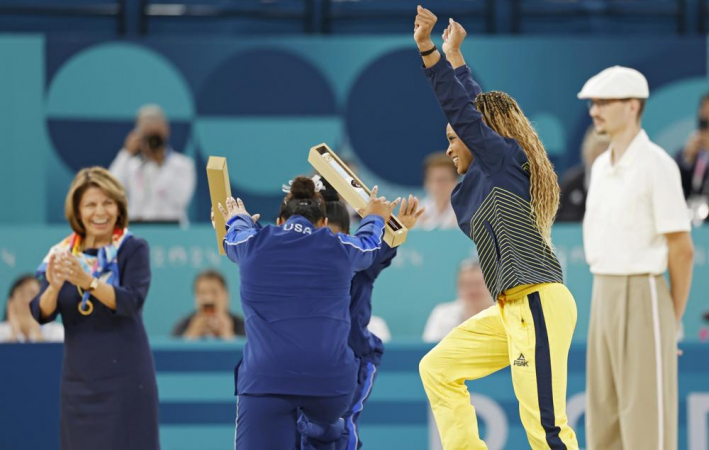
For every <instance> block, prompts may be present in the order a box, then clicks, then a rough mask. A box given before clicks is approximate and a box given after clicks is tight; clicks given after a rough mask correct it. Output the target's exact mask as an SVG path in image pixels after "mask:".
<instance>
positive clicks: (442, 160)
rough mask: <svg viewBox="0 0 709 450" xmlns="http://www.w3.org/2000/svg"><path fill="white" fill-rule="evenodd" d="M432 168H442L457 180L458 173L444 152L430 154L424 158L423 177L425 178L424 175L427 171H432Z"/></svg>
mask: <svg viewBox="0 0 709 450" xmlns="http://www.w3.org/2000/svg"><path fill="white" fill-rule="evenodd" d="M434 167H443V168H445V169H449V170H450V172H451V173H452V174H453V178H455V179H458V171H457V169H456V168H455V163H453V160H452V159H451V158H450V157H449V156H448V155H446V152H435V153H431V154H430V155H428V156H427V157H426V159H424V160H423V175H424V177H425V176H426V173H427V172H428V171H429V169H433V168H434Z"/></svg>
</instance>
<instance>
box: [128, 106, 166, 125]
mask: <svg viewBox="0 0 709 450" xmlns="http://www.w3.org/2000/svg"><path fill="white" fill-rule="evenodd" d="M153 120H157V121H160V122H164V123H167V116H166V115H165V111H163V109H162V108H161V107H160V105H157V104H155V103H149V104H147V105H143V106H141V107H140V109H139V110H138V114H137V115H136V122H137V123H138V124H141V123H145V122H150V121H153Z"/></svg>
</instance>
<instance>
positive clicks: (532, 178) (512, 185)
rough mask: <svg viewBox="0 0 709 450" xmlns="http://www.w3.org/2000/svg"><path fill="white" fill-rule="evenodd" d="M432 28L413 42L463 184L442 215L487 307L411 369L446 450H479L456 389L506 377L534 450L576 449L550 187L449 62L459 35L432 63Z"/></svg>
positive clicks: (498, 99)
mask: <svg viewBox="0 0 709 450" xmlns="http://www.w3.org/2000/svg"><path fill="white" fill-rule="evenodd" d="M436 20H437V19H436V16H435V15H433V13H431V12H430V11H428V10H427V9H424V8H422V7H421V6H419V7H418V14H417V16H416V21H415V25H414V39H415V40H416V43H417V45H418V48H419V51H420V53H421V56H422V58H423V63H424V74H425V76H426V77H427V79H428V81H429V83H430V85H431V87H432V88H433V91H434V92H435V94H436V97H437V98H438V101H439V103H440V105H441V108H442V109H443V112H444V113H445V115H446V117H447V119H448V122H449V123H448V127H447V130H446V134H447V137H448V141H449V143H450V146H449V148H448V151H447V154H448V155H449V156H450V157H451V158H452V159H453V162H454V164H455V166H456V168H457V170H458V173H459V174H461V175H464V177H463V180H462V182H460V183H459V184H458V186H456V188H455V190H454V191H453V194H452V197H451V203H452V205H453V209H454V211H455V213H456V217H457V219H458V225H459V226H460V228H461V230H463V232H464V233H465V234H466V235H467V236H468V237H470V239H472V240H473V241H474V242H475V244H476V246H477V248H478V254H479V256H480V265H481V267H482V270H483V275H484V278H485V284H486V285H487V287H488V289H489V290H490V293H491V294H492V295H493V298H495V299H496V300H497V302H496V304H494V305H491V306H490V308H488V309H486V310H484V311H482V312H481V313H479V314H477V315H475V316H473V317H472V318H470V319H468V320H467V321H466V322H464V323H463V324H461V325H460V326H458V327H457V328H456V329H454V330H453V331H451V332H450V334H448V336H446V337H445V338H444V339H443V340H442V341H441V342H440V343H439V344H438V345H437V346H436V347H435V348H434V349H433V350H431V351H430V352H429V353H428V354H427V355H426V356H425V357H424V358H423V359H422V360H421V364H420V367H419V370H420V373H421V378H422V380H423V385H424V388H425V390H426V394H427V396H428V398H429V401H430V402H431V407H432V409H433V414H434V417H435V419H436V423H437V425H438V429H439V431H440V434H441V439H442V442H443V448H444V449H446V450H452V449H456V450H458V449H466V450H477V449H487V446H486V445H485V442H483V441H482V440H481V439H480V436H479V433H478V426H477V419H476V416H475V409H474V408H473V406H472V405H471V404H470V397H469V395H468V390H467V387H466V385H465V381H466V380H475V379H479V378H482V377H485V376H487V375H489V374H491V373H493V372H496V371H498V370H500V369H503V368H505V367H507V366H511V371H512V381H513V385H514V391H515V395H516V396H517V400H518V401H519V411H520V417H521V420H522V424H523V425H524V428H525V430H526V432H527V438H528V440H529V443H530V445H531V447H532V448H533V449H535V450H536V449H549V448H551V449H576V450H577V449H578V442H577V440H576V436H575V434H574V432H573V430H572V429H571V427H570V426H569V424H568V421H567V418H566V379H567V359H568V354H569V347H570V344H571V338H572V335H573V332H574V328H575V326H576V303H575V301H574V298H573V296H572V295H571V293H570V292H569V290H568V289H567V288H566V286H564V285H563V284H562V283H563V276H562V273H561V267H560V265H559V262H558V260H557V258H556V255H555V254H554V250H553V247H552V243H551V226H552V223H553V222H554V216H555V215H556V211H557V209H558V205H559V186H558V183H557V177H556V174H555V173H554V169H553V167H552V165H551V163H550V162H549V159H548V157H547V154H546V151H545V149H544V146H543V145H542V143H541V141H540V139H539V137H538V136H537V133H536V132H535V131H534V128H532V126H531V124H530V123H529V120H528V119H527V118H526V117H525V115H524V113H522V110H521V109H520V108H519V106H518V105H517V103H516V102H515V101H514V99H513V98H512V97H510V96H509V95H507V94H505V93H504V92H488V93H482V92H481V90H480V86H479V85H478V84H477V83H476V82H475V81H474V80H473V78H472V75H471V72H470V69H469V68H468V67H467V66H466V65H465V61H464V59H463V57H462V55H461V53H460V44H461V43H462V41H463V39H464V37H465V30H464V29H463V27H462V26H460V24H458V23H456V22H454V21H453V20H452V19H450V22H449V26H448V28H447V29H446V31H445V32H444V35H443V37H444V41H445V43H444V45H443V51H444V53H445V57H444V56H442V55H441V53H439V52H438V50H437V49H436V47H435V46H434V45H433V42H432V41H431V31H432V30H433V26H434V25H435V23H436Z"/></svg>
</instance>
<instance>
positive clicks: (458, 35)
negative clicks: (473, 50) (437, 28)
mask: <svg viewBox="0 0 709 450" xmlns="http://www.w3.org/2000/svg"><path fill="white" fill-rule="evenodd" d="M466 35H467V33H466V31H465V28H463V26H462V25H461V24H459V23H458V22H456V21H454V20H453V19H448V28H446V30H445V31H444V32H443V53H445V54H446V56H447V55H449V54H450V53H452V52H459V51H460V45H461V44H462V43H463V40H465V36H466Z"/></svg>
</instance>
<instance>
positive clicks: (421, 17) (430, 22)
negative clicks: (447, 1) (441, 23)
mask: <svg viewBox="0 0 709 450" xmlns="http://www.w3.org/2000/svg"><path fill="white" fill-rule="evenodd" d="M436 21H438V18H437V17H436V16H435V15H434V14H433V13H432V12H431V11H429V10H427V9H426V8H424V7H423V6H421V5H418V7H417V8H416V19H415V20H414V40H415V41H416V45H418V48H419V51H426V50H430V49H431V48H432V47H433V41H432V40H431V32H432V31H433V26H434V25H435V24H436Z"/></svg>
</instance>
